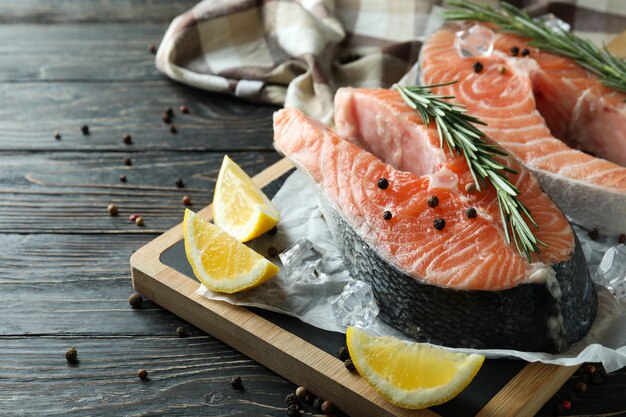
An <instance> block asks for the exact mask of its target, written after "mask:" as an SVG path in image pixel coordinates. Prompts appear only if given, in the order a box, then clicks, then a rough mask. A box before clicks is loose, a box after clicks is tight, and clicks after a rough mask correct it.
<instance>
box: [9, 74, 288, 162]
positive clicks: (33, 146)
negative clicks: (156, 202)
mask: <svg viewBox="0 0 626 417" xmlns="http://www.w3.org/2000/svg"><path fill="white" fill-rule="evenodd" d="M0 101H2V102H3V103H5V105H4V106H1V107H0V151H3V150H45V151H61V150H62V151H68V150H89V151H96V150H98V151H112V152H124V153H130V152H144V151H146V150H171V149H176V150H181V151H207V150H208V151H224V150H232V149H236V150H238V151H246V150H273V148H272V137H273V133H272V117H271V116H272V113H273V112H274V111H275V109H276V108H275V107H274V106H266V105H258V104H252V103H247V102H244V101H241V100H238V99H236V98H233V97H228V96H225V95H218V94H210V93H207V92H205V91H201V90H198V89H194V88H190V87H186V86H183V85H180V84H174V83H173V82H170V81H146V82H133V83H132V84H129V83H124V82H114V83H76V82H75V83H55V82H51V83H17V84H15V83H0ZM183 104H184V105H188V106H189V107H190V109H191V114H182V115H181V114H178V113H179V112H178V107H179V106H180V105H183ZM168 107H173V108H174V109H175V113H176V114H177V115H176V116H175V118H174V124H175V125H176V127H177V129H178V133H177V134H175V135H174V134H172V133H170V131H169V126H168V125H166V124H165V123H163V121H162V120H161V115H162V113H163V112H164V111H165V110H166V109H167V108H168ZM82 125H88V126H89V128H90V131H91V134H90V135H88V136H85V135H83V134H82V133H81V131H80V127H81V126H82ZM55 130H59V131H60V132H61V134H62V139H61V140H55V139H54V138H53V133H54V131H55ZM125 133H128V134H130V135H131V136H132V139H133V144H132V145H125V144H123V143H122V136H123V135H124V134H125Z"/></svg>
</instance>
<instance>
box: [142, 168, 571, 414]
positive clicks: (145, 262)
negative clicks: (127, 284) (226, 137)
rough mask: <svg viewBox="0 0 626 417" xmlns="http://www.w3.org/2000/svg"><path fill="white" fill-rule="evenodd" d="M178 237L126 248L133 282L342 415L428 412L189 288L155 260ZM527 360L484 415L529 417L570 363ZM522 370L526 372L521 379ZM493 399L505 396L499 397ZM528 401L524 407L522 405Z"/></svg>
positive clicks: (264, 175) (274, 172)
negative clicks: (315, 389) (311, 390)
mask: <svg viewBox="0 0 626 417" xmlns="http://www.w3.org/2000/svg"><path fill="white" fill-rule="evenodd" d="M291 167H292V165H291V163H290V162H289V161H288V160H287V159H282V160H280V161H279V162H277V163H276V164H274V165H272V166H271V167H269V168H267V169H266V170H264V171H262V172H261V173H260V174H259V175H257V176H256V177H255V181H256V182H257V184H259V185H260V186H264V185H266V184H268V183H269V182H271V181H272V180H273V179H275V178H278V177H279V176H280V175H282V174H283V173H285V172H287V170H288V169H290V168H291ZM200 215H202V216H203V217H205V218H207V219H210V218H211V207H210V206H208V207H206V208H205V209H203V210H202V211H201V212H200ZM181 238H182V228H181V226H180V225H178V226H176V227H174V228H172V229H170V230H169V231H167V232H166V233H164V234H163V235H161V236H159V237H158V238H157V239H155V240H153V241H152V242H150V243H149V244H147V245H146V246H144V247H142V248H141V249H139V250H138V251H137V252H135V254H133V256H132V258H131V269H132V275H133V286H134V288H136V289H137V290H138V291H139V292H140V293H142V294H146V295H147V296H148V298H150V299H151V300H153V301H155V302H156V303H157V304H159V305H161V306H163V307H164V308H166V309H168V310H170V311H172V312H174V313H176V314H177V315H179V316H181V317H182V318H184V319H185V320H187V321H189V322H190V323H193V324H194V325H196V326H197V327H199V328H201V329H202V330H204V331H206V332H208V333H210V334H212V335H213V336H215V337H217V338H218V339H220V340H222V341H224V342H226V343H228V344H229V345H231V346H233V347H235V348H236V349H237V350H239V351H241V352H243V353H244V354H246V355H247V356H249V357H251V358H253V359H254V360H256V361H258V362H260V363H262V364H263V365H265V366H267V367H269V368H270V369H272V370H273V371H275V372H277V373H278V374H280V375H282V376H284V377H285V378H287V379H289V380H291V381H293V382H295V383H296V384H299V385H305V386H319V387H323V388H320V393H319V394H318V395H321V396H323V397H325V398H328V399H330V400H331V401H333V402H335V403H337V404H340V406H341V408H342V410H343V411H344V412H346V413H347V414H350V415H353V416H363V415H380V416H389V417H391V416H407V417H408V416H433V415H436V414H434V413H433V412H432V411H430V410H418V411H411V410H403V409H400V408H398V407H395V406H393V405H392V404H390V403H388V402H386V401H385V400H384V399H383V398H381V397H380V395H379V394H378V393H376V392H375V391H374V390H373V389H372V388H371V387H369V386H367V384H366V383H365V382H364V380H362V379H360V378H359V377H356V378H355V375H354V374H352V373H350V372H348V371H347V370H346V369H345V368H343V367H342V366H341V363H340V362H339V361H338V360H337V359H336V358H334V357H332V356H330V355H328V354H327V353H325V352H322V351H321V350H319V349H317V348H316V347H315V346H312V345H310V344H309V343H307V342H306V341H304V340H302V339H300V338H298V337H296V336H294V335H292V334H291V333H289V332H287V331H284V330H283V329H281V328H280V327H278V326H276V325H274V324H273V323H271V322H269V321H267V320H265V319H263V318H261V317H259V316H257V315H256V314H254V313H253V312H251V311H249V310H247V309H245V308H241V307H238V306H234V305H230V304H228V303H224V302H217V301H211V300H208V299H205V298H204V297H202V296H199V295H198V294H196V293H195V290H196V289H197V287H198V283H197V282H196V281H194V280H192V279H190V278H188V277H186V276H184V275H183V274H181V273H179V272H178V271H176V270H173V269H171V268H169V267H167V266H166V265H163V264H162V263H161V261H160V256H161V253H162V252H163V251H165V250H166V249H167V248H169V247H170V246H172V245H173V244H174V243H176V242H178V241H180V239H181ZM529 366H530V368H529V367H527V368H525V369H524V371H523V372H520V374H518V376H516V377H515V378H514V379H513V380H511V381H510V382H509V384H507V386H506V387H505V388H504V389H503V390H502V392H501V393H500V394H499V395H500V396H499V397H498V396H497V397H495V398H494V400H493V401H492V402H490V403H489V404H488V405H487V409H486V411H485V413H486V414H485V415H488V416H492V415H494V416H495V415H497V414H493V412H492V411H490V410H492V409H500V407H503V406H506V409H507V411H508V414H507V415H509V416H519V417H526V416H532V415H534V414H535V412H536V411H537V410H538V409H539V408H540V407H541V405H543V402H541V401H546V400H547V399H548V398H549V397H550V396H552V394H554V392H555V391H556V390H557V389H558V387H559V386H561V385H562V383H563V382H564V381H565V380H567V378H568V377H569V376H570V375H571V373H573V370H572V369H571V368H564V369H565V370H563V369H559V367H550V366H546V365H542V364H534V365H529ZM529 374H530V375H532V378H530V377H528V375H529ZM546 377H548V378H552V381H553V382H552V383H546V380H545V379H544V378H546ZM526 381H531V382H534V383H531V386H532V389H529V388H528V387H526V386H525V384H526ZM537 389H540V390H542V391H543V392H542V394H541V395H534V392H535V391H536V390H537ZM520 395H524V396H525V397H520ZM499 398H504V399H510V398H511V400H509V401H499ZM533 398H534V399H533ZM528 402H530V404H531V406H530V407H526V403H528ZM535 406H536V407H535Z"/></svg>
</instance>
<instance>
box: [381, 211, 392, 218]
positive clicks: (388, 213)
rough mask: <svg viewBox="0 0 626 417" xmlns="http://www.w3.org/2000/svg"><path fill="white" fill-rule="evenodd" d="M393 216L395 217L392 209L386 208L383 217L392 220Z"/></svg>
mask: <svg viewBox="0 0 626 417" xmlns="http://www.w3.org/2000/svg"><path fill="white" fill-rule="evenodd" d="M391 217H393V216H392V215H391V212H390V211H387V210H385V212H384V213H383V219H385V220H391Z"/></svg>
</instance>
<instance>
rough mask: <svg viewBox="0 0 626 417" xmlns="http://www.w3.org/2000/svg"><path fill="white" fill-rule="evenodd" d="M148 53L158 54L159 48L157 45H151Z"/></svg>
mask: <svg viewBox="0 0 626 417" xmlns="http://www.w3.org/2000/svg"><path fill="white" fill-rule="evenodd" d="M148 51H150V53H151V54H156V52H157V47H156V45H155V44H153V43H151V44H150V45H148Z"/></svg>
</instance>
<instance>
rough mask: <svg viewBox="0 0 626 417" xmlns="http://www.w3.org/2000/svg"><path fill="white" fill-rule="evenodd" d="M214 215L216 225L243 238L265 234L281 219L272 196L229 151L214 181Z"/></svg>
mask: <svg viewBox="0 0 626 417" xmlns="http://www.w3.org/2000/svg"><path fill="white" fill-rule="evenodd" d="M213 216H214V221H215V224H216V225H218V226H219V227H221V228H222V229H224V230H225V231H226V232H228V233H229V234H230V235H232V236H234V237H235V238H236V239H237V240H239V241H240V242H247V241H249V240H252V239H254V238H255V237H258V236H260V235H262V234H263V233H265V232H267V231H268V230H270V229H271V228H272V227H274V226H276V223H278V220H279V219H280V215H279V214H278V211H277V210H276V208H274V206H273V205H272V203H271V202H270V200H269V198H267V196H266V195H265V194H263V191H261V189H260V188H259V187H258V186H257V185H256V184H255V183H254V182H253V181H252V179H251V178H250V177H249V176H248V174H246V173H245V172H244V171H243V170H242V169H241V168H240V167H239V165H237V164H236V163H234V162H233V161H232V160H231V159H230V158H229V157H228V156H227V155H224V161H223V162H222V167H221V168H220V173H219V175H218V176H217V184H215V195H214V196H213Z"/></svg>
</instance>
